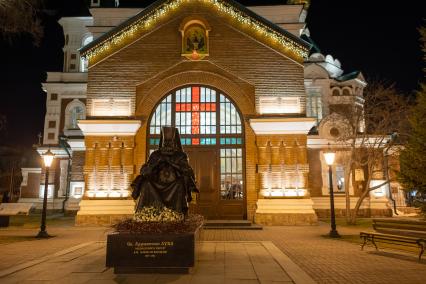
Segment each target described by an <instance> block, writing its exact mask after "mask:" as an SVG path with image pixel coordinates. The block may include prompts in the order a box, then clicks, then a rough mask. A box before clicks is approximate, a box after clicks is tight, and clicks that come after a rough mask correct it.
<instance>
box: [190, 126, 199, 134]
mask: <svg viewBox="0 0 426 284" xmlns="http://www.w3.org/2000/svg"><path fill="white" fill-rule="evenodd" d="M191 134H200V127H199V126H194V125H193V126H191Z"/></svg>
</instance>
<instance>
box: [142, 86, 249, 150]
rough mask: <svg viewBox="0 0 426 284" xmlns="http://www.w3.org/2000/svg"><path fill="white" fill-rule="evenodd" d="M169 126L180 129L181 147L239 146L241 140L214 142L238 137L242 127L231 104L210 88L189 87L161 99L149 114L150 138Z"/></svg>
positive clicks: (237, 114) (238, 116) (237, 138)
mask: <svg viewBox="0 0 426 284" xmlns="http://www.w3.org/2000/svg"><path fill="white" fill-rule="evenodd" d="M218 109H220V111H218ZM171 125H175V126H176V127H177V128H178V129H179V133H180V135H181V136H182V144H183V145H215V144H216V142H219V141H220V144H221V145H241V144H242V138H241V137H227V138H220V140H219V139H217V138H218V137H216V136H218V135H222V134H226V135H236V134H237V136H241V135H238V134H241V133H242V126H241V119H240V115H239V113H238V111H237V109H236V108H235V106H234V104H233V103H232V102H231V101H230V100H229V99H228V98H227V97H226V96H225V95H223V94H220V93H219V92H218V91H216V90H214V89H211V88H207V87H203V86H189V87H185V88H182V89H179V90H177V91H175V92H173V93H172V94H170V95H168V96H167V97H166V98H165V99H163V101H161V103H160V104H159V105H158V106H157V108H156V109H155V111H154V113H153V114H152V117H151V122H150V128H149V134H150V135H159V134H160V131H161V127H162V126H171ZM218 125H219V127H218ZM218 128H219V129H218ZM187 137H188V138H189V137H191V138H190V139H188V138H187ZM149 144H150V145H157V144H158V143H157V144H155V143H153V142H151V140H150V143H149Z"/></svg>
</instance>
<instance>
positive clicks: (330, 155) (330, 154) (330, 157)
mask: <svg viewBox="0 0 426 284" xmlns="http://www.w3.org/2000/svg"><path fill="white" fill-rule="evenodd" d="M335 157H336V152H333V151H330V150H329V151H327V152H324V158H325V162H326V164H327V165H328V166H331V165H333V163H334V158H335Z"/></svg>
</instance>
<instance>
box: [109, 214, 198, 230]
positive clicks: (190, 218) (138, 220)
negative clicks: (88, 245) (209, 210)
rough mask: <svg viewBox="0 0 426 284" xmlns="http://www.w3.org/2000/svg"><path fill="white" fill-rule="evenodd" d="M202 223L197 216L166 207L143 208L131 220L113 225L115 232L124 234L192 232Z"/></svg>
mask: <svg viewBox="0 0 426 284" xmlns="http://www.w3.org/2000/svg"><path fill="white" fill-rule="evenodd" d="M203 222H204V218H203V216H201V215H199V214H189V215H187V216H186V217H185V216H184V214H182V213H179V212H176V211H173V210H172V209H169V208H167V207H163V208H159V207H143V208H142V209H141V210H139V211H137V212H136V213H135V215H134V216H133V218H131V219H125V220H122V221H120V222H118V223H117V224H114V225H113V228H114V229H115V230H116V231H117V232H126V233H168V234H174V233H175V234H178V233H187V232H193V231H194V230H196V229H197V228H199V227H201V226H202V224H203Z"/></svg>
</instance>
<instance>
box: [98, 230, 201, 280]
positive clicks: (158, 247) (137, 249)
mask: <svg viewBox="0 0 426 284" xmlns="http://www.w3.org/2000/svg"><path fill="white" fill-rule="evenodd" d="M196 235H197V232H196V233H195V234H194V233H185V234H139V233H119V232H116V233H112V234H109V235H108V237H107V255H106V266H107V267H114V268H115V269H116V273H117V271H125V272H127V273H132V272H144V271H145V272H150V273H151V272H157V271H158V270H159V269H171V270H173V268H174V269H183V268H186V269H188V268H191V267H193V266H194V265H195V241H196V237H197V236H196Z"/></svg>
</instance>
